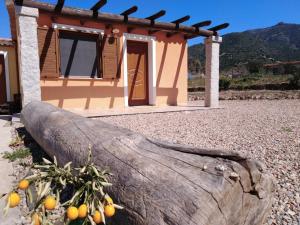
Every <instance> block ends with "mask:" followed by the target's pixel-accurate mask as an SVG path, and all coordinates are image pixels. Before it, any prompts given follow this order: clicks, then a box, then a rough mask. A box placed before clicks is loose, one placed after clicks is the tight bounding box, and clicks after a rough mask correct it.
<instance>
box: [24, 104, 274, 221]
mask: <svg viewBox="0 0 300 225" xmlns="http://www.w3.org/2000/svg"><path fill="white" fill-rule="evenodd" d="M21 118H22V122H23V123H24V125H25V127H26V129H27V131H28V132H29V133H30V134H31V135H32V137H33V138H34V139H35V140H36V141H37V142H38V143H39V144H40V145H41V147H43V148H44V150H45V151H46V152H47V153H48V154H49V155H50V156H52V157H53V156H54V155H55V156H57V158H58V161H59V163H61V164H64V163H66V162H68V161H72V162H73V163H74V164H76V165H81V164H83V163H84V162H85V161H86V160H87V155H88V150H87V149H88V146H89V145H91V146H92V154H93V160H94V162H95V164H96V165H97V166H99V167H100V168H103V169H109V170H110V171H111V172H112V173H113V174H114V176H113V178H112V182H113V184H114V186H113V187H111V188H110V189H109V190H108V192H109V193H110V194H111V195H112V196H113V197H114V198H115V199H116V201H117V202H118V203H119V204H121V205H123V206H125V209H124V210H122V211H118V213H117V215H116V217H115V218H114V219H113V220H114V221H113V222H114V223H113V224H118V225H125V224H126V225H127V224H128V225H129V224H130V225H196V224H197V225H200V224H201V225H225V224H226V225H235V224H236V225H238V224H249V225H250V224H251V225H256V224H262V223H263V221H264V219H265V217H266V216H267V214H268V212H269V210H270V207H271V203H272V201H271V199H272V192H273V182H272V178H271V176H270V175H268V173H267V172H266V171H265V168H264V167H263V165H262V164H261V163H259V162H258V161H255V160H251V159H247V158H244V157H242V156H240V155H238V154H236V153H230V152H222V151H216V150H205V149H197V148H190V147H185V146H180V145H174V144H168V143H161V142H159V141H156V140H150V139H148V138H146V137H144V136H142V135H140V134H137V133H134V132H132V131H130V130H127V129H122V128H118V127H115V126H112V125H110V124H107V123H104V122H101V121H96V120H91V119H88V118H83V117H81V116H78V115H75V114H73V113H71V112H67V111H64V110H62V109H59V108H56V107H54V106H52V105H50V104H47V103H42V102H31V103H30V104H28V105H27V106H26V107H25V108H24V109H23V111H22V114H21ZM237 174H238V177H237V176H236V175H237Z"/></svg>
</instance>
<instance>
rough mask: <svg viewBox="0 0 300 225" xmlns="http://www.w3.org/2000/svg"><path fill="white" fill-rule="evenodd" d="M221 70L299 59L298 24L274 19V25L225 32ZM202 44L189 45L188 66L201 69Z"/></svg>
mask: <svg viewBox="0 0 300 225" xmlns="http://www.w3.org/2000/svg"><path fill="white" fill-rule="evenodd" d="M221 55H222V56H221V70H228V69H230V68H232V67H233V66H236V65H239V64H249V63H253V62H255V63H261V64H263V63H272V62H276V61H291V60H300V24H287V23H278V24H277V25H275V26H272V27H268V28H263V29H255V30H248V31H244V32H239V33H229V34H226V35H224V36H223V43H222V45H221ZM202 65H204V45H203V44H197V45H193V46H191V47H189V70H190V72H192V73H198V72H199V70H203V66H202Z"/></svg>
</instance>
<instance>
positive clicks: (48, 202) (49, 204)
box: [44, 196, 56, 210]
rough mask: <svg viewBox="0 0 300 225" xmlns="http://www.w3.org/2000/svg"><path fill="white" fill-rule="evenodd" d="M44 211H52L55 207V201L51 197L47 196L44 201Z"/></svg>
mask: <svg viewBox="0 0 300 225" xmlns="http://www.w3.org/2000/svg"><path fill="white" fill-rule="evenodd" d="M44 206H45V209H47V210H53V209H54V208H55V206H56V200H55V198H54V197H52V196H47V197H46V199H45V201H44Z"/></svg>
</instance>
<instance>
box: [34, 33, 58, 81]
mask: <svg viewBox="0 0 300 225" xmlns="http://www.w3.org/2000/svg"><path fill="white" fill-rule="evenodd" d="M56 42H57V35H56V31H55V30H54V29H52V28H44V27H42V28H38V45H39V56H40V71H41V77H59V70H58V61H57V55H56V54H57V45H56Z"/></svg>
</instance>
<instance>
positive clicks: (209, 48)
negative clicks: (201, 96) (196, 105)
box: [205, 36, 222, 108]
mask: <svg viewBox="0 0 300 225" xmlns="http://www.w3.org/2000/svg"><path fill="white" fill-rule="evenodd" d="M221 42H222V37H219V36H212V37H208V38H206V39H205V57H206V62H205V106H206V107H212V108H218V107H219V73H220V71H219V60H220V59H219V57H220V44H221Z"/></svg>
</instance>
